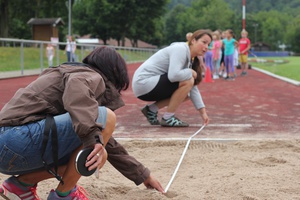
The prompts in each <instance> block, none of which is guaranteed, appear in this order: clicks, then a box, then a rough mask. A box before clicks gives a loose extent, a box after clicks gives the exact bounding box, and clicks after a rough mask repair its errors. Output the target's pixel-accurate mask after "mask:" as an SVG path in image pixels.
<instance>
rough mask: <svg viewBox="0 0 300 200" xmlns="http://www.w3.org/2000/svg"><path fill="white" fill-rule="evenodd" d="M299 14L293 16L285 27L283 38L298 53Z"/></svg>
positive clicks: (299, 47) (299, 48) (299, 46)
mask: <svg viewBox="0 0 300 200" xmlns="http://www.w3.org/2000/svg"><path fill="white" fill-rule="evenodd" d="M299 38H300V15H298V16H297V17H295V18H293V19H292V20H291V21H290V22H289V24H288V26H287V29H286V34H285V39H286V41H287V44H288V46H290V49H291V50H292V51H294V52H297V53H300V40H299Z"/></svg>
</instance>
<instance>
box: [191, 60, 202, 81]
mask: <svg viewBox="0 0 300 200" xmlns="http://www.w3.org/2000/svg"><path fill="white" fill-rule="evenodd" d="M192 69H193V70H195V71H196V72H197V78H196V79H195V82H194V85H198V84H199V83H200V82H201V81H202V67H201V66H200V61H199V58H198V57H197V56H196V57H195V58H194V60H193V64H192Z"/></svg>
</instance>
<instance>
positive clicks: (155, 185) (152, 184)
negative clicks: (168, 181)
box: [144, 175, 165, 193]
mask: <svg viewBox="0 0 300 200" xmlns="http://www.w3.org/2000/svg"><path fill="white" fill-rule="evenodd" d="M144 185H145V186H146V187H147V188H148V189H156V190H157V191H159V192H161V193H165V191H164V188H163V187H162V186H161V184H160V182H159V181H158V180H156V179H155V178H154V177H152V176H151V175H150V176H149V177H148V178H147V179H146V180H145V181H144Z"/></svg>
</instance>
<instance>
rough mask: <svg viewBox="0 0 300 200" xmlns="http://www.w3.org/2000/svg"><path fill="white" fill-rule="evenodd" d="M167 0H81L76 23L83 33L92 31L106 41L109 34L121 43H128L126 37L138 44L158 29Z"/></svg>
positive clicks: (76, 14) (78, 3) (79, 30)
mask: <svg viewBox="0 0 300 200" xmlns="http://www.w3.org/2000/svg"><path fill="white" fill-rule="evenodd" d="M166 2H167V0H148V1H139V0H126V1H124V0H109V1H108V0H90V1H88V0H82V1H78V2H77V3H76V5H75V6H74V9H75V10H76V12H75V17H76V22H75V21H74V26H75V27H76V30H78V32H79V33H80V34H88V33H91V34H92V35H94V36H96V37H99V38H101V39H102V40H103V41H104V43H105V44H106V41H107V40H108V39H109V38H110V37H112V38H114V39H116V40H117V41H119V42H120V43H122V44H121V45H122V46H124V45H125V43H124V42H125V37H129V38H131V39H133V43H136V41H137V39H139V38H141V36H142V37H144V36H143V35H146V34H153V33H155V32H156V28H157V27H156V20H157V19H159V17H160V16H161V15H162V13H163V8H164V6H165V4H166ZM80 9H82V10H84V12H83V11H80ZM84 13H85V14H86V15H85V16H84ZM144 38H147V37H144Z"/></svg>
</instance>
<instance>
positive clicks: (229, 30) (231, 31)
mask: <svg viewBox="0 0 300 200" xmlns="http://www.w3.org/2000/svg"><path fill="white" fill-rule="evenodd" d="M227 32H228V33H229V34H230V35H232V37H233V38H235V35H234V32H233V30H231V29H227Z"/></svg>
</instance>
